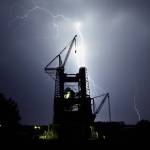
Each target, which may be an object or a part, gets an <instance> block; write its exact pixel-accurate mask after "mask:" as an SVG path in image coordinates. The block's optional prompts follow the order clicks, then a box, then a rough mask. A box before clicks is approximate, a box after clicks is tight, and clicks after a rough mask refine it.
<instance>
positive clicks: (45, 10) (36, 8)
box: [9, 1, 71, 36]
mask: <svg viewBox="0 0 150 150" xmlns="http://www.w3.org/2000/svg"><path fill="white" fill-rule="evenodd" d="M32 2H33V3H34V5H35V6H34V7H33V8H31V9H29V10H28V11H27V12H26V13H25V14H24V15H23V16H16V17H15V18H14V19H12V20H11V21H10V22H9V25H10V24H13V23H14V22H16V21H19V20H22V21H23V20H26V19H28V17H29V16H30V15H31V14H32V13H33V12H35V11H42V12H45V13H46V14H48V15H49V16H50V17H52V24H53V26H54V28H55V29H56V34H57V36H59V32H60V25H59V24H58V23H57V20H59V19H63V20H64V21H65V22H68V23H71V20H70V19H69V18H67V17H65V16H64V15H62V14H58V15H54V14H53V13H52V12H51V11H50V10H49V9H47V8H44V7H41V6H38V5H37V4H36V3H35V2H34V1H32Z"/></svg>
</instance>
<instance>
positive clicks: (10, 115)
mask: <svg viewBox="0 0 150 150" xmlns="http://www.w3.org/2000/svg"><path fill="white" fill-rule="evenodd" d="M19 121H20V115H19V110H18V105H17V103H16V102H15V101H14V100H13V99H12V98H9V99H7V98H6V97H5V96H4V95H3V94H0V126H1V127H2V128H11V127H16V126H17V125H19Z"/></svg>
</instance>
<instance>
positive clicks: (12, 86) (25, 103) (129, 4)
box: [0, 0, 150, 124]
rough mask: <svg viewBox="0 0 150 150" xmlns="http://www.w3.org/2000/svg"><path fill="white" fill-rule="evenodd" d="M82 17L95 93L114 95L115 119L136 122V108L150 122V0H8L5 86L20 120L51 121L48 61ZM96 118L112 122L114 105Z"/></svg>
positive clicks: (2, 46)
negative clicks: (15, 102)
mask: <svg viewBox="0 0 150 150" xmlns="http://www.w3.org/2000/svg"><path fill="white" fill-rule="evenodd" d="M76 23H80V29H79V30H80V34H81V35H79V38H81V37H82V40H84V46H85V49H84V52H83V51H82V55H81V53H80V52H81V51H78V53H79V55H80V58H79V59H83V60H84V65H85V66H86V67H87V69H88V75H89V78H90V80H89V82H90V88H91V96H96V95H100V94H102V93H104V92H109V93H110V100H111V113H112V121H124V122H125V123H132V124H134V123H136V122H137V121H138V120H139V116H138V113H137V112H136V110H137V109H138V112H139V113H140V119H145V120H150V110H149V106H150V91H149V89H150V65H149V64H150V1H149V0H34V1H33V0H3V1H0V92H1V93H4V94H5V95H6V96H8V97H12V98H13V99H15V100H16V101H17V103H18V106H19V110H20V114H21V118H22V120H21V123H22V124H48V123H51V122H52V117H53V96H54V81H53V80H52V79H51V78H50V77H49V76H48V74H46V73H45V72H44V67H45V66H46V65H47V63H48V62H49V61H50V60H51V59H53V58H54V57H55V56H56V55H57V54H58V52H60V50H61V49H63V48H64V46H65V45H66V44H67V43H68V42H69V41H70V40H71V39H72V38H73V36H74V35H75V34H76V33H77V30H76V28H75V24H76ZM77 34H78V33H77ZM80 40H81V39H80ZM83 53H84V54H83ZM72 55H74V53H72ZM72 57H73V56H72ZM71 60H72V59H71ZM71 60H70V61H71ZM68 61H69V60H68ZM74 63H75V61H74ZM76 63H77V62H76ZM68 66H69V68H70V69H69V70H70V71H73V70H74V67H72V66H73V65H71V63H69V65H68ZM74 73H76V72H74ZM134 104H135V105H134ZM97 120H99V121H107V120H108V110H107V104H105V106H104V108H103V109H102V111H101V112H100V114H99V115H98V116H97Z"/></svg>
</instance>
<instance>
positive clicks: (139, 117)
mask: <svg viewBox="0 0 150 150" xmlns="http://www.w3.org/2000/svg"><path fill="white" fill-rule="evenodd" d="M134 110H135V112H136V114H137V116H138V119H139V121H140V120H141V115H140V112H139V110H138V108H137V106H136V101H135V95H134Z"/></svg>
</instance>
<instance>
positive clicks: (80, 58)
mask: <svg viewBox="0 0 150 150" xmlns="http://www.w3.org/2000/svg"><path fill="white" fill-rule="evenodd" d="M82 26H83V24H82V23H81V22H75V24H74V27H75V30H76V34H77V35H78V41H77V45H76V49H77V51H76V62H77V66H78V67H82V66H85V44H84V37H83V34H82V32H81V27H82Z"/></svg>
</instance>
